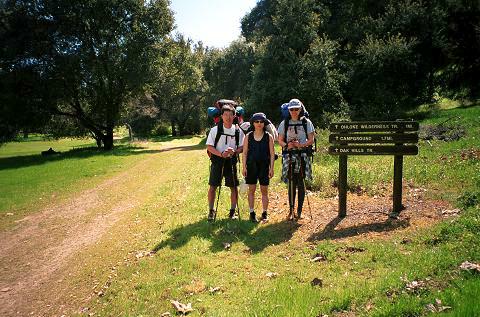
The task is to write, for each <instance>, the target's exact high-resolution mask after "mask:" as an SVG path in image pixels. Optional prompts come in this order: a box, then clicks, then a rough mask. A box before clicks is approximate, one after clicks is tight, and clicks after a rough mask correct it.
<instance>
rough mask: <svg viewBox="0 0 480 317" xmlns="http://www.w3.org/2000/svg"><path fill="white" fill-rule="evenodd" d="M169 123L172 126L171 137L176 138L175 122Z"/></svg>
mask: <svg viewBox="0 0 480 317" xmlns="http://www.w3.org/2000/svg"><path fill="white" fill-rule="evenodd" d="M170 123H171V125H172V136H176V135H177V130H176V129H175V120H170Z"/></svg>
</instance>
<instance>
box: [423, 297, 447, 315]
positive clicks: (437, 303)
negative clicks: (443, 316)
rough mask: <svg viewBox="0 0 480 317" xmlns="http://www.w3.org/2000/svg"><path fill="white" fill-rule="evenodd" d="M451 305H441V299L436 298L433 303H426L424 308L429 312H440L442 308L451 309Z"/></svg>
mask: <svg viewBox="0 0 480 317" xmlns="http://www.w3.org/2000/svg"><path fill="white" fill-rule="evenodd" d="M451 308H452V307H450V306H443V305H442V301H441V300H439V299H438V298H437V299H435V304H427V305H426V306H425V309H426V310H428V311H429V312H431V313H440V312H442V311H444V310H447V309H451Z"/></svg>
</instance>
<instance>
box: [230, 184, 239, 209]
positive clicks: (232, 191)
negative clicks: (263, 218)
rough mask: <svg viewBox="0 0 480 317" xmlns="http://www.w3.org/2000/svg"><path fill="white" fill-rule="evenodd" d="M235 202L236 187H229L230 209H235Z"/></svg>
mask: <svg viewBox="0 0 480 317" xmlns="http://www.w3.org/2000/svg"><path fill="white" fill-rule="evenodd" d="M237 200H238V187H237V186H235V187H230V203H231V205H230V206H231V209H235V208H236V207H237Z"/></svg>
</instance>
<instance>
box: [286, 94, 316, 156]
mask: <svg viewBox="0 0 480 317" xmlns="http://www.w3.org/2000/svg"><path fill="white" fill-rule="evenodd" d="M288 104H289V103H288V102H286V103H284V104H282V105H281V106H280V112H281V115H282V121H283V122H284V124H283V126H284V128H285V140H287V131H288V127H289V126H290V119H291V118H290V112H289V111H288ZM299 118H300V121H301V123H299V124H295V125H293V127H294V128H295V131H297V126H303V131H305V133H307V118H308V111H307V110H306V109H305V106H304V105H303V104H302V110H300V117H299ZM313 141H314V143H313V145H310V146H309V147H307V149H306V151H307V155H308V156H310V157H312V156H313V153H314V152H316V151H317V139H316V138H315V137H314V138H313ZM282 153H286V151H282Z"/></svg>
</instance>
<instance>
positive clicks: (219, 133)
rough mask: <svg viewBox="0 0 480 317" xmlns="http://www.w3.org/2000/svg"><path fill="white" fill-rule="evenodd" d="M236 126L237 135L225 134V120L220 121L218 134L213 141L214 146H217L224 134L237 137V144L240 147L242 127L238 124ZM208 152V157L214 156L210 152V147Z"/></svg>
mask: <svg viewBox="0 0 480 317" xmlns="http://www.w3.org/2000/svg"><path fill="white" fill-rule="evenodd" d="M234 126H235V135H230V134H225V133H224V131H223V122H222V121H219V122H218V123H217V135H215V141H214V142H213V147H215V148H216V147H217V144H218V141H220V137H221V136H222V135H225V136H230V137H235V146H236V147H237V148H238V145H239V143H240V128H239V127H238V125H237V124H235V125H234ZM207 154H208V157H210V158H211V157H212V153H210V152H209V151H208V149H207Z"/></svg>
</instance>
